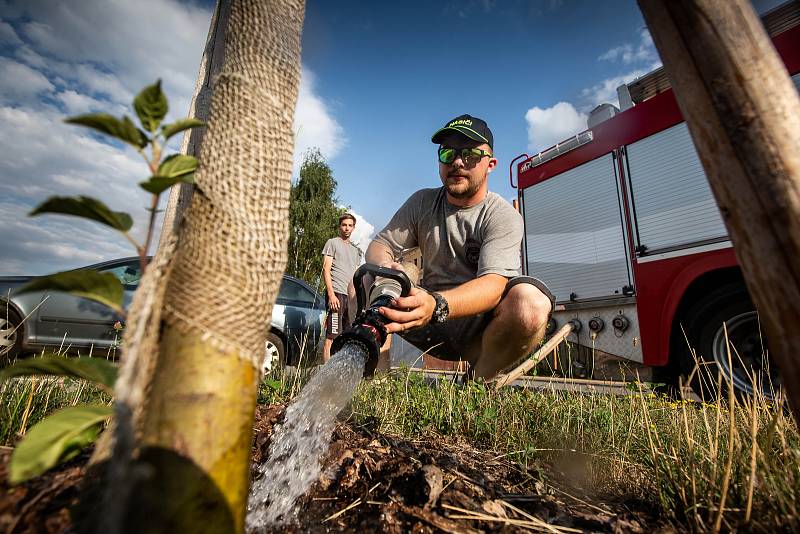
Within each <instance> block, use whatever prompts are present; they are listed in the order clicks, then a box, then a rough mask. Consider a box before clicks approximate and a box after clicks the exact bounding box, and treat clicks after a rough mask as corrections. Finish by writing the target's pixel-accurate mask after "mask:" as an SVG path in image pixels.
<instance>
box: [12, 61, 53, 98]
mask: <svg viewBox="0 0 800 534" xmlns="http://www.w3.org/2000/svg"><path fill="white" fill-rule="evenodd" d="M53 89H54V86H53V84H52V83H50V81H49V80H48V79H47V77H46V76H45V75H44V74H42V73H41V72H39V71H37V70H34V69H32V68H30V67H29V66H27V65H24V64H22V63H19V62H17V61H14V60H13V59H8V58H4V57H0V95H1V96H0V101H6V102H8V101H11V100H17V101H30V100H34V99H35V98H36V95H37V94H39V93H43V92H49V91H52V90H53Z"/></svg>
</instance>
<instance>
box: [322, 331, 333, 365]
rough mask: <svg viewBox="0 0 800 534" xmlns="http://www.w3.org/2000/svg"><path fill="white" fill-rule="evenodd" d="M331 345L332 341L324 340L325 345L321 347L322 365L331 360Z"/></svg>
mask: <svg viewBox="0 0 800 534" xmlns="http://www.w3.org/2000/svg"><path fill="white" fill-rule="evenodd" d="M331 345H333V340H332V339H328V338H327V337H326V338H325V344H324V345H322V363H328V360H330V359H331Z"/></svg>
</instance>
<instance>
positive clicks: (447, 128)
mask: <svg viewBox="0 0 800 534" xmlns="http://www.w3.org/2000/svg"><path fill="white" fill-rule="evenodd" d="M451 131H452V132H458V133H460V134H461V135H464V136H466V137H469V138H470V139H472V140H473V141H479V142H481V143H486V144H487V145H489V147H490V148H491V149H492V150H494V137H493V136H492V131H491V130H490V129H489V126H488V125H487V124H486V121H484V120H483V119H479V118H477V117H473V116H472V115H459V116H458V117H456V118H455V119H453V120H451V121H448V122H447V124H445V125H444V126H443V127H442V128H439V129H438V130H437V131H436V133H435V134H433V137H431V141H433V142H434V143H436V144H441V142H442V138H443V137H444V136H445V135H446V134H447V133H448V132H451Z"/></svg>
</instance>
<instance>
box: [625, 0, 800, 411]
mask: <svg viewBox="0 0 800 534" xmlns="http://www.w3.org/2000/svg"><path fill="white" fill-rule="evenodd" d="M638 1H639V7H640V8H641V10H642V13H643V15H644V18H645V21H646V22H647V25H648V27H649V28H650V32H651V34H652V36H653V41H654V42H655V45H656V47H657V48H658V51H659V53H660V54H661V59H662V60H663V61H664V68H665V69H666V72H667V74H668V76H669V78H670V82H671V84H672V87H673V90H674V92H675V97H676V99H677V101H678V105H679V106H680V108H681V112H682V113H683V116H684V118H685V119H686V122H687V124H688V126H689V131H690V132H691V135H692V139H693V140H694V144H695V146H696V147H697V151H698V153H699V155H700V160H701V162H702V163H703V168H704V169H705V172H706V175H707V176H708V181H709V183H710V185H711V190H712V191H713V193H714V196H715V198H716V200H717V205H718V206H719V209H720V212H721V213H722V217H723V219H724V221H725V224H726V226H727V228H728V233H729V234H730V236H731V240H732V242H733V245H734V249H735V251H736V256H737V258H738V260H739V263H740V264H741V266H742V270H743V272H744V277H745V280H746V282H747V287H748V289H749V291H750V294H751V295H752V297H753V300H754V302H755V305H756V307H757V308H758V311H759V316H760V319H761V323H762V325H763V330H764V331H765V333H766V337H767V339H768V340H769V346H770V350H771V352H772V354H773V355H774V357H775V360H776V361H777V362H778V366H779V368H780V372H781V374H782V377H783V380H782V383H783V387H784V389H785V391H786V394H787V397H788V399H789V404H790V406H791V408H792V410H793V412H794V413H795V415H797V414H800V355H798V354H799V353H798V347H800V150H798V144H799V143H800V97H798V94H797V90H796V89H795V87H794V85H793V83H792V81H791V79H790V78H789V75H788V74H787V72H786V68H785V67H784V65H783V63H782V61H781V59H780V58H779V57H778V54H777V52H776V51H775V49H774V47H773V46H772V42H771V41H770V39H769V37H768V36H767V33H766V31H765V30H764V28H763V26H762V25H761V22H760V21H759V19H758V16H757V15H756V13H755V12H754V10H753V8H752V6H751V5H750V3H749V2H747V1H746V0H638ZM798 46H800V43H798ZM733 357H734V358H735V357H736V356H735V355H733Z"/></svg>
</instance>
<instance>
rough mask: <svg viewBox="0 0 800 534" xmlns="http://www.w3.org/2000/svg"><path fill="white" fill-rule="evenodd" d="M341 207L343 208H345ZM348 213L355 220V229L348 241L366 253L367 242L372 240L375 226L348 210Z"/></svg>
mask: <svg viewBox="0 0 800 534" xmlns="http://www.w3.org/2000/svg"><path fill="white" fill-rule="evenodd" d="M341 207H343V208H344V207H346V206H341ZM348 213H351V214H352V215H353V216H355V218H356V227H355V228H354V229H353V233H352V234H351V235H350V240H351V241H352V242H353V243H355V244H356V245H358V248H360V249H361V250H362V251H364V252H366V251H367V247H368V246H369V242H370V241H371V240H372V236H373V235H374V234H375V226H373V225H372V224H370V223H369V222H368V221H367V220H366V219H365V218H364V217H363V216H361V215H359V214H358V213H356V212H355V211H353V210H348Z"/></svg>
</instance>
